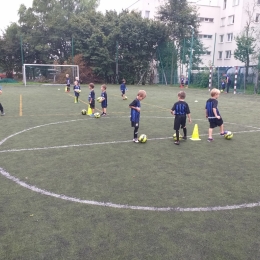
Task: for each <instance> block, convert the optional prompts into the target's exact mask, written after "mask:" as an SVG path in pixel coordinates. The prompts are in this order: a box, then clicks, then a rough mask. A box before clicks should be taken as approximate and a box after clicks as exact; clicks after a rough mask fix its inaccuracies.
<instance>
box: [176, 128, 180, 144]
mask: <svg viewBox="0 0 260 260" xmlns="http://www.w3.org/2000/svg"><path fill="white" fill-rule="evenodd" d="M176 138H177V140H176V141H177V142H178V141H179V139H180V131H179V130H176Z"/></svg>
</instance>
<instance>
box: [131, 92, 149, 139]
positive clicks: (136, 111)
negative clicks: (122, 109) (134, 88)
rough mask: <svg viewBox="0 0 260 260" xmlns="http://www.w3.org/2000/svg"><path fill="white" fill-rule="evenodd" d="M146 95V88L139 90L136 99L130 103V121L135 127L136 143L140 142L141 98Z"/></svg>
mask: <svg viewBox="0 0 260 260" xmlns="http://www.w3.org/2000/svg"><path fill="white" fill-rule="evenodd" d="M145 97H146V92H145V91H144V90H139V91H138V93H137V97H136V99H135V100H134V101H133V102H132V103H131V104H129V108H131V112H130V121H131V126H132V127H134V139H133V141H134V142H135V143H138V142H139V141H138V129H139V122H140V111H141V102H140V101H141V100H143V99H144V98H145Z"/></svg>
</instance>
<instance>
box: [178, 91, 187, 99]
mask: <svg viewBox="0 0 260 260" xmlns="http://www.w3.org/2000/svg"><path fill="white" fill-rule="evenodd" d="M178 97H179V98H180V99H185V98H186V93H185V92H184V91H180V92H179V93H178Z"/></svg>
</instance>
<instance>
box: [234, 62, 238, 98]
mask: <svg viewBox="0 0 260 260" xmlns="http://www.w3.org/2000/svg"><path fill="white" fill-rule="evenodd" d="M237 71H238V67H237V66H236V70H235V81H234V94H236V93H237Z"/></svg>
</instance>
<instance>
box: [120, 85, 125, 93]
mask: <svg viewBox="0 0 260 260" xmlns="http://www.w3.org/2000/svg"><path fill="white" fill-rule="evenodd" d="M120 90H121V91H125V90H126V85H125V83H122V84H121V85H120Z"/></svg>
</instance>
